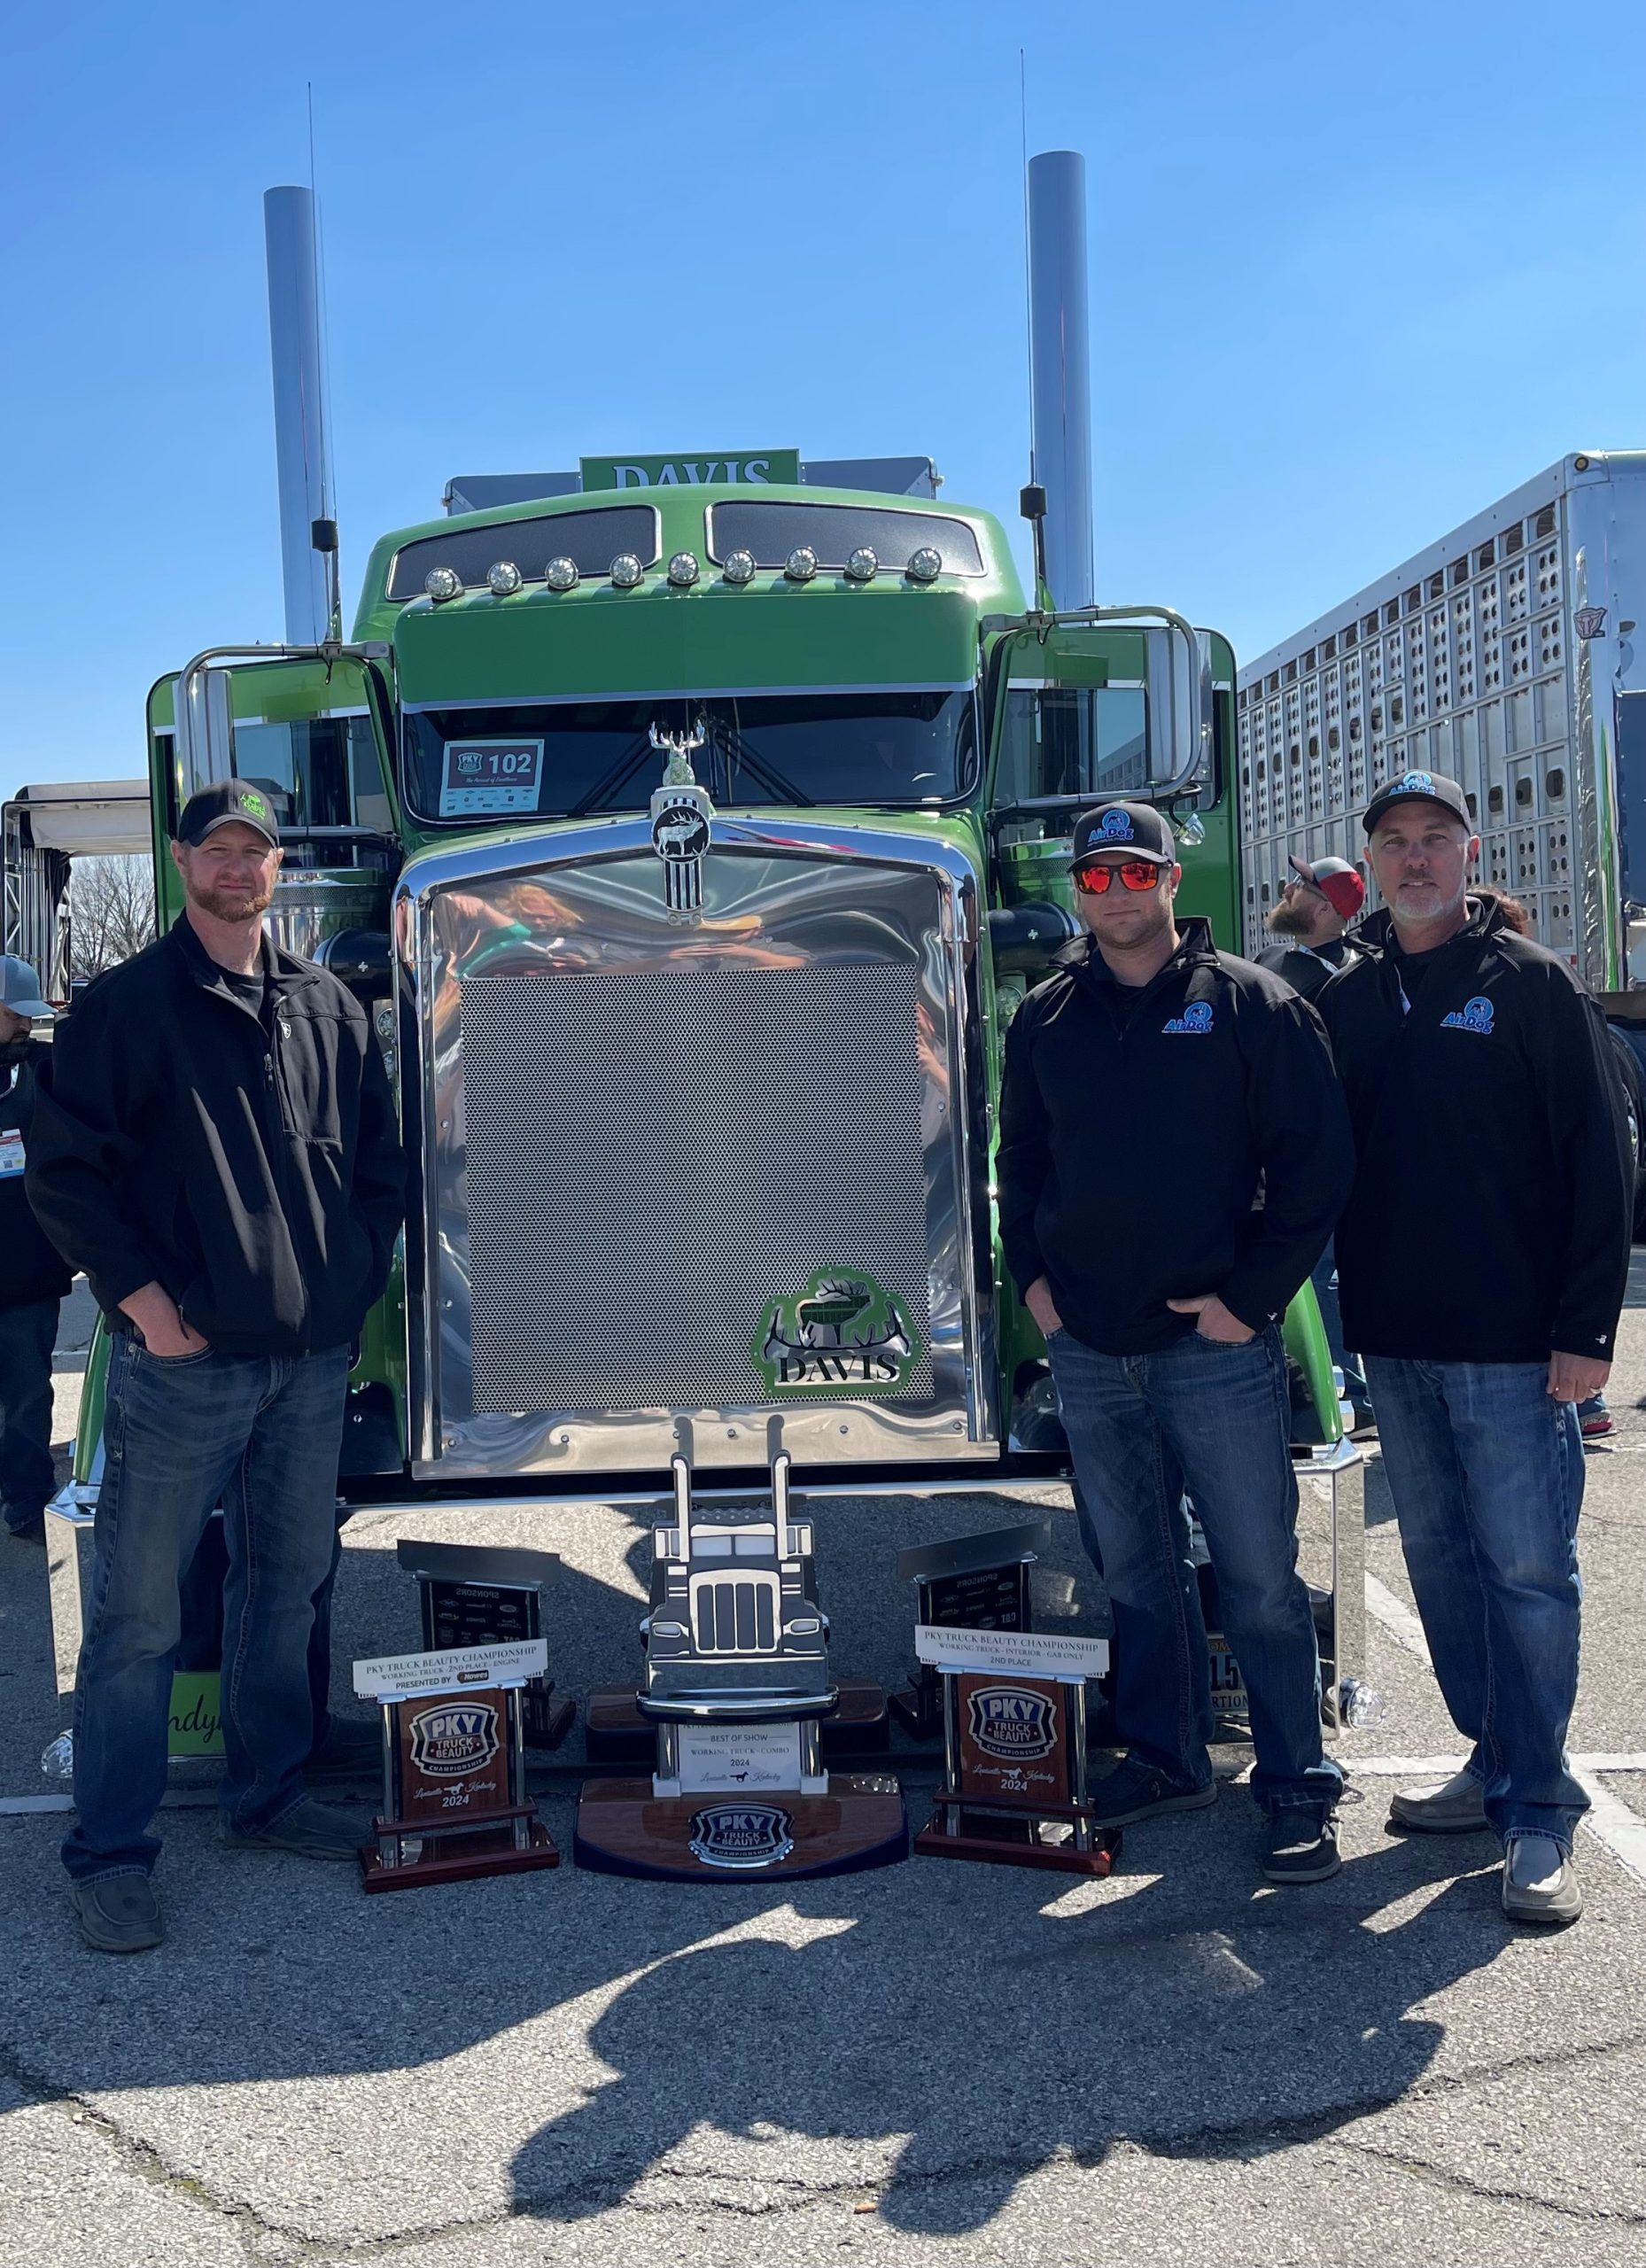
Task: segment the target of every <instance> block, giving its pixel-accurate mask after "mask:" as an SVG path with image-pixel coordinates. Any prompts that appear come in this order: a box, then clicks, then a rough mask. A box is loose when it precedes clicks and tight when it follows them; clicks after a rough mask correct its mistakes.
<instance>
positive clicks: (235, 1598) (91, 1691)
mask: <svg viewBox="0 0 1646 2268" xmlns="http://www.w3.org/2000/svg"><path fill="white" fill-rule="evenodd" d="M281 856H282V853H281V848H280V837H279V832H278V829H277V827H276V823H275V819H274V815H273V813H272V812H271V811H270V808H269V805H268V800H267V799H266V797H265V796H263V795H262V793H261V792H260V790H259V789H258V788H255V787H253V786H252V785H251V784H249V783H248V782H247V781H244V780H224V781H218V782H217V783H216V784H214V786H212V787H209V788H201V789H199V790H198V793H197V794H195V795H193V796H190V798H189V801H188V802H187V803H186V804H184V806H183V808H182V813H181V815H180V816H179V819H178V821H177V835H176V839H175V841H174V843H173V844H172V858H173V860H174V862H175V866H176V868H177V872H178V874H179V877H180V878H181V881H182V887H183V891H184V896H185V901H186V903H185V906H184V911H183V914H182V919H181V920H178V921H176V922H175V923H174V924H173V926H172V928H170V929H169V930H167V934H166V935H165V936H163V937H162V938H160V940H159V943H158V944H152V945H151V946H149V947H148V949H147V950H146V951H144V952H141V953H138V954H137V955H136V958H135V959H131V960H128V961H127V962H125V963H124V964H123V965H122V966H121V967H119V968H115V969H111V970H110V971H109V973H108V974H107V975H105V976H101V977H99V978H98V979H97V983H95V984H94V985H92V987H91V988H90V990H89V991H88V993H87V994H86V997H85V998H84V1000H83V1001H82V1002H81V1003H80V1004H79V1006H77V1007H76V1008H75V1010H74V1014H73V1015H72V1016H70V1017H68V1018H66V1021H65V1023H64V1028H63V1031H62V1034H61V1036H60V1037H59V1038H58V1044H57V1045H56V1047H55V1049H54V1050H53V1060H52V1063H51V1066H50V1071H49V1073H48V1074H47V1075H46V1076H44V1077H43V1080H42V1083H41V1091H40V1099H39V1103H38V1106H37V1108H36V1111H35V1136H34V1142H33V1146H32V1151H31V1154H30V1157H29V1161H28V1190H29V1195H30V1197H31V1198H32V1200H33V1201H34V1204H35V1210H36V1211H37V1212H38V1214H39V1216H40V1218H41V1220H42V1222H43V1224H44V1226H45V1228H46V1230H47V1232H48V1233H49V1234H50V1237H51V1238H52V1240H53V1241H54V1242H55V1243H56V1244H57V1245H58V1247H59V1248H60V1249H61V1250H62V1251H63V1252H65V1253H66V1254H68V1255H69V1256H70V1257H71V1258H73V1259H74V1260H77V1261H78V1262H81V1264H82V1265H83V1266H84V1268H85V1270H86V1273H87V1275H88V1277H89V1279H90V1282H91V1288H92V1291H93V1293H95V1294H96V1296H97V1301H98V1304H99V1305H100V1306H101V1307H102V1309H103V1311H104V1314H105V1317H107V1319H108V1323H109V1326H110V1331H111V1333H112V1337H111V1341H110V1351H109V1371H108V1385H107V1400H106V1406H105V1417H104V1444H105V1467H104V1475H103V1481H102V1485H101V1488H100V1492H99V1495H98V1500H97V1526H96V1531H95V1534H96V1544H97V1564H96V1569H95V1572H94V1575H93V1581H92V1592H91V1605H90V1612H89V1617H88V1620H87V1627H86V1638H85V1644H84V1647H83V1650H82V1654H81V1659H80V1683H79V1691H78V1694H77V1696H76V1699H75V1710H74V1803H75V1808H76V1810H77V1812H78V1814H79V1817H78V1819H77V1821H76V1822H75V1825H74V1828H73V1829H72V1830H71V1832H70V1834H69V1836H68V1838H67V1840H66V1842H65V1844H64V1845H63V1862H64V1865H65V1867H66V1869H67V1872H68V1876H69V1884H70V1891H69V1896H70V1903H71V1905H72V1907H73V1909H74V1916H75V1919H76V1921H77V1922H78V1923H79V1925H80V1931H81V1935H82V1938H84V1939H85V1942H86V1943H87V1944H88V1945H89V1946H90V1947H91V1948H92V1950H93V1951H94V1952H97V1953H141V1952H144V1951H146V1950H147V1949H148V1948H149V1947H150V1946H156V1945H159V1943H160V1941H161V1938H162V1937H163V1935H164V1930H163V1928H162V1925H161V1921H160V1912H159V1901H158V1899H156V1896H155V1893H154V1888H153V1884H152V1883H151V1875H152V1873H153V1870H154V1866H155V1862H156V1860H158V1858H159V1848H160V1846H159V1841H158V1839H157V1838H156V1837H155V1836H154V1835H153V1834H152V1833H151V1822H152V1820H153V1815H154V1813H155V1810H156V1808H157V1807H158V1806H159V1800H160V1797H161V1795H162V1794H163V1793H164V1790H165V1786H166V1727H167V1706H168V1702H169V1698H170V1693H171V1680H172V1669H173V1664H174V1661H175V1657H176V1651H177V1646H178V1642H179V1637H180V1635H181V1608H180V1603H179V1588H180V1585H181V1582H182V1577H183V1574H184V1572H185V1570H186V1569H187V1568H188V1566H189V1565H190V1561H191V1560H192V1559H193V1557H194V1555H195V1551H196V1549H197V1547H198V1543H199V1540H200V1536H201V1534H202V1532H203V1530H204V1529H205V1526H206V1521H207V1520H208V1519H209V1518H210V1516H211V1513H212V1511H213V1508H214V1506H215V1505H216V1504H217V1503H218V1502H219V1500H220V1499H221V1503H222V1505H223V1528H224V1540H225V1542H226V1544H227V1546H228V1558H229V1573H228V1578H227V1581H226V1583H225V1586H224V1597H223V1667H222V1696H223V1698H222V1725H223V1743H224V1751H225V1767H224V1773H223V1778H222V1783H221V1787H220V1790H219V1793H218V1814H219V1816H218V1835H219V1839H220V1841H221V1842H222V1843H223V1844H224V1845H226V1846H227V1847H228V1848H229V1849H231V1850H242V1851H245V1850H260V1851H284V1852H296V1853H298V1854H299V1855H300V1856H302V1857H305V1858H311V1859H325V1860H338V1861H340V1862H343V1863H346V1864H353V1862H354V1860H355V1858H356V1856H357V1852H358V1846H359V1842H360V1829H358V1827H357V1826H356V1825H355V1824H354V1823H353V1821H350V1820H349V1819H348V1818H347V1817H346V1815H345V1814H343V1813H341V1812H338V1811H335V1810H331V1809H330V1808H328V1806H325V1805H324V1804H322V1803H319V1802H316V1801H315V1799H314V1797H313V1796H311V1795H310V1794H309V1793H308V1791H307V1786H306V1784H305V1771H306V1767H307V1762H308V1758H309V1755H310V1752H311V1750H312V1748H313V1745H314V1731H315V1707H314V1693H313V1690H312V1687H311V1682H310V1674H309V1662H308V1651H309V1648H310V1644H311V1642H312V1640H313V1636H314V1621H315V1614H316V1611H317V1602H318V1600H319V1599H320V1598H321V1596H322V1593H323V1591H324V1588H325V1586H326V1583H327V1581H328V1579H329V1577H330V1573H331V1570H332V1565H333V1557H334V1553H335V1550H336V1506H337V1490H338V1450H339V1448H340V1445H341V1441H342V1434H343V1421H344V1412H345V1404H346V1398H347V1380H348V1371H349V1361H350V1348H351V1344H352V1342H353V1340H354V1338H355V1337H356V1335H357V1333H358V1332H359V1331H360V1328H361V1324H362V1322H363V1321H364V1319H365V1317H366V1312H367V1310H368V1309H369V1307H370V1306H371V1304H372V1302H373V1301H374V1300H376V1299H377V1296H378V1294H379V1293H381V1292H382V1290H383V1288H384V1285H385V1283H386V1282H387V1280H388V1275H389V1267H390V1262H391V1257H392V1251H393V1246H394V1239H395V1234H396V1231H397V1230H398V1229H399V1226H400V1216H401V1211H402V1196H403V1182H404V1170H403V1167H402V1162H401V1157H400V1136H399V1131H398V1129H397V1127H396V1124H395V1116H394V1101H393V1096H392V1092H391V1091H390V1087H389V1083H388V1076H387V1073H386V1072H385V1070H384V1064H383V1058H382V1055H381V1053H380V1052H379V1050H378V1047H377V1041H376V1039H375V1038H374V1037H373V1034H372V1029H371V1025H370V1021H369V1018H368V1016H367V1014H366V1011H365V1010H364V1009H363V1008H362V1007H361V1005H360V1003H359V1001H357V1000H356V999H355V998H354V997H353V994H352V993H350V992H349V990H347V988H346V986H345V985H343V984H340V983H338V980H337V978H336V977H334V976H331V975H328V974H327V972H326V971H325V970H324V969H322V968H319V967H315V965H314V962H312V961H307V960H300V959H298V958H297V956H296V955H295V954H291V953H287V952H284V951H281V950H280V949H279V948H278V947H277V946H276V945H275V944H273V942H272V941H271V940H270V939H269V938H268V936H266V935H265V933H264V930H263V922H262V917H263V914H264V913H266V911H267V910H268V906H269V905H270V904H271V903H272V902H273V898H274V891H275V878H276V874H277V873H278V871H279V866H280V860H281Z"/></svg>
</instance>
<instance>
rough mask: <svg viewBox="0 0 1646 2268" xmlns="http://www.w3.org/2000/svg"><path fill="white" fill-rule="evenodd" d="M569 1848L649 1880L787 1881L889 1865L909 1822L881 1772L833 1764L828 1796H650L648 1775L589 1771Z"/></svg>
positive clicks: (607, 1868) (598, 1866) (603, 1866)
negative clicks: (599, 1775)
mask: <svg viewBox="0 0 1646 2268" xmlns="http://www.w3.org/2000/svg"><path fill="white" fill-rule="evenodd" d="M592 1715H593V1711H592V1710H591V1717H592ZM571 1852H572V1857H573V1858H574V1859H575V1860H576V1861H577V1863H578V1866H579V1867H585V1868H588V1869H589V1870H590V1871H591V1872H592V1873H594V1874H607V1875H636V1876H641V1877H642V1878H643V1879H646V1880H648V1881H653V1882H718V1883H738V1882H742V1883H749V1882H769V1881H771V1880H772V1879H773V1877H777V1876H780V1877H782V1878H783V1879H784V1880H786V1881H790V1882H793V1881H796V1880H805V1879H808V1878H811V1877H815V1876H819V1875H843V1874H856V1873H858V1872H859V1871H861V1870H862V1869H864V1868H869V1867H891V1866H896V1865H897V1864H898V1863H899V1861H900V1860H904V1859H906V1858H907V1857H908V1855H909V1826H908V1819H907V1816H906V1814H905V1811H904V1806H903V1791H902V1790H901V1789H900V1788H899V1787H898V1785H897V1782H896V1780H894V1779H891V1778H889V1777H888V1776H887V1775H884V1774H881V1773H864V1774H858V1773H847V1772H838V1773H831V1774H830V1775H829V1783H828V1793H827V1795H826V1796H800V1795H795V1794H793V1793H791V1792H790V1791H789V1790H786V1789H776V1790H773V1789H765V1788H763V1789H760V1790H757V1791H756V1792H754V1793H752V1794H750V1795H746V1796H740V1795H736V1794H730V1795H728V1794H726V1793H724V1792H720V1791H716V1792H714V1793H712V1794H705V1795H695V1796H666V1797H657V1796H654V1795H653V1794H652V1790H651V1782H650V1781H649V1780H586V1781H585V1783H584V1784H583V1794H582V1798H581V1800H580V1801H579V1803H578V1823H577V1835H576V1839H575V1841H574V1842H573V1844H572V1846H571Z"/></svg>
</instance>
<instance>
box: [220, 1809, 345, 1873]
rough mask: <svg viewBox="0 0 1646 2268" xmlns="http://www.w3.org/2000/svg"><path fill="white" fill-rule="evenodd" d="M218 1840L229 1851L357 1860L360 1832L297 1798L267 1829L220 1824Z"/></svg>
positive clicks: (338, 1816) (334, 1814) (339, 1817)
mask: <svg viewBox="0 0 1646 2268" xmlns="http://www.w3.org/2000/svg"><path fill="white" fill-rule="evenodd" d="M217 1839H218V1841H219V1842H220V1843H221V1845H223V1847H224V1849H225V1850H229V1851H293V1852H296V1853H297V1855H298V1856H299V1858H301V1859H358V1858H359V1856H360V1846H361V1841H362V1839H363V1838H362V1833H361V1829H360V1828H359V1827H358V1826H357V1825H356V1824H355V1822H354V1821H353V1820H351V1819H350V1818H349V1817H348V1816H347V1814H346V1813H344V1812H340V1811H333V1810H332V1808H331V1806H330V1805H329V1804H320V1803H316V1802H315V1800H314V1798H313V1796H300V1797H299V1798H298V1800H297V1802H296V1803H294V1804H293V1805H292V1806H291V1810H290V1811H286V1812H282V1813H281V1814H280V1816H279V1818H278V1819H274V1820H270V1821H269V1822H268V1826H267V1827H234V1826H231V1825H230V1824H229V1821H227V1820H222V1821H219V1823H218V1829H217Z"/></svg>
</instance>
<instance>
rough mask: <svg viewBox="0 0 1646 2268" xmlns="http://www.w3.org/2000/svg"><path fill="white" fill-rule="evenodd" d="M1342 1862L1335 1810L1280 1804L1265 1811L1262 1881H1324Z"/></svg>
mask: <svg viewBox="0 0 1646 2268" xmlns="http://www.w3.org/2000/svg"><path fill="white" fill-rule="evenodd" d="M1342 1864H1343V1860H1342V1858H1341V1856H1340V1855H1339V1851H1338V1815H1337V1814H1336V1812H1333V1811H1321V1810H1318V1809H1316V1806H1314V1805H1313V1804H1283V1805H1282V1806H1280V1808H1279V1810H1278V1811H1276V1812H1272V1813H1271V1814H1269V1827H1268V1830H1267V1832H1266V1833H1265V1835H1264V1837H1263V1856H1262V1870H1263V1880H1264V1881H1265V1882H1279V1883H1302V1882H1324V1881H1325V1880H1326V1879H1327V1877H1328V1876H1331V1875H1334V1874H1336V1872H1337V1870H1338V1868H1339V1867H1340V1866H1341V1865H1342Z"/></svg>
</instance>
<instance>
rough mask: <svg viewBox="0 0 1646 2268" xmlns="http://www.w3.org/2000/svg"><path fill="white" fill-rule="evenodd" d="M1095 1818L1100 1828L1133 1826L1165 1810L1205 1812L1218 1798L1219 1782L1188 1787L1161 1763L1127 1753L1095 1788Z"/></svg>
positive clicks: (1092, 1808) (1093, 1813)
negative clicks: (1138, 1820) (1140, 1820)
mask: <svg viewBox="0 0 1646 2268" xmlns="http://www.w3.org/2000/svg"><path fill="white" fill-rule="evenodd" d="M1216 1801H1217V1783H1216V1781H1215V1780H1208V1781H1207V1783H1206V1785H1205V1787H1203V1788H1187V1787H1185V1786H1184V1783H1183V1782H1182V1781H1181V1780H1174V1779H1172V1778H1171V1777H1170V1775H1169V1774H1167V1773H1165V1772H1162V1771H1161V1768H1160V1767H1159V1766H1158V1765H1155V1764H1145V1762H1144V1761H1143V1759H1141V1758H1140V1757H1137V1756H1126V1757H1122V1759H1121V1761H1120V1762H1119V1763H1118V1764H1117V1765H1116V1766H1115V1767H1114V1770H1113V1771H1112V1772H1110V1773H1108V1774H1107V1775H1106V1776H1105V1777H1104V1778H1103V1779H1101V1780H1099V1782H1098V1783H1097V1785H1096V1787H1095V1788H1093V1789H1092V1790H1091V1819H1092V1823H1093V1825H1094V1826H1097V1827H1130V1825H1131V1823H1132V1821H1134V1820H1137V1819H1153V1818H1155V1817H1156V1816H1157V1815H1158V1814H1161V1813H1162V1812H1169V1811H1204V1810H1205V1809H1206V1807H1207V1805H1208V1804H1215V1802H1216Z"/></svg>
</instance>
